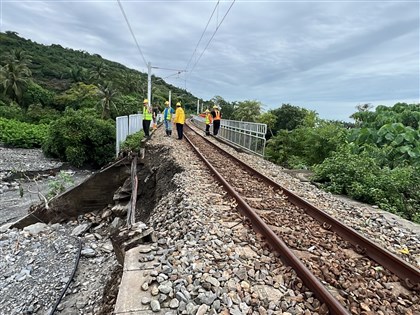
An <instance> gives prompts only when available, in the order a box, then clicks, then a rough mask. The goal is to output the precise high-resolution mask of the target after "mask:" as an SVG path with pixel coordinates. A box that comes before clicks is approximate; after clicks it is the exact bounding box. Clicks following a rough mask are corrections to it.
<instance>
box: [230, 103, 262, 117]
mask: <svg viewBox="0 0 420 315" xmlns="http://www.w3.org/2000/svg"><path fill="white" fill-rule="evenodd" d="M261 107H262V104H261V102H259V101H256V100H252V101H251V100H247V101H243V102H239V103H238V104H237V106H236V108H235V114H234V117H235V119H236V120H241V121H249V122H256V121H257V119H258V117H259V116H260V114H261Z"/></svg>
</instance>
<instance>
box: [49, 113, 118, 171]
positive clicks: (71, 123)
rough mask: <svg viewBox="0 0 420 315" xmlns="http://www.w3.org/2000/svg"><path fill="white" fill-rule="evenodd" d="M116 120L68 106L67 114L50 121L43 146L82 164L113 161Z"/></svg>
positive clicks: (74, 163) (51, 151)
mask: <svg viewBox="0 0 420 315" xmlns="http://www.w3.org/2000/svg"><path fill="white" fill-rule="evenodd" d="M114 148H115V124H114V123H113V122H112V121H111V120H108V121H104V120H101V119H98V118H96V117H94V116H90V115H87V114H86V112H83V111H73V110H67V111H66V112H65V116H64V117H62V118H60V119H58V120H56V121H54V122H52V123H51V124H50V129H49V133H48V135H47V139H46V141H45V144H44V145H43V147H42V149H43V150H44V153H45V154H47V155H49V156H53V157H58V158H60V159H61V160H64V161H67V162H69V163H70V164H72V165H74V166H77V167H80V166H82V165H84V164H89V165H92V166H95V167H100V166H102V165H104V164H106V163H108V162H110V161H111V160H112V159H113V157H114V154H115V151H114V150H115V149H114Z"/></svg>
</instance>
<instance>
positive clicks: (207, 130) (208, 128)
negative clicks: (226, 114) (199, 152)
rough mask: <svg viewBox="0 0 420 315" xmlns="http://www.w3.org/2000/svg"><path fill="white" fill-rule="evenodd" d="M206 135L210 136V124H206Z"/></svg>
mask: <svg viewBox="0 0 420 315" xmlns="http://www.w3.org/2000/svg"><path fill="white" fill-rule="evenodd" d="M206 136H210V124H207V125H206Z"/></svg>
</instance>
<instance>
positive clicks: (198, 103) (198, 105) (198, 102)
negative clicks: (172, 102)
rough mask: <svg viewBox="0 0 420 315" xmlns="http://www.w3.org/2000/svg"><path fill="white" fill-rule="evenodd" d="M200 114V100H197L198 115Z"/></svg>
mask: <svg viewBox="0 0 420 315" xmlns="http://www.w3.org/2000/svg"><path fill="white" fill-rule="evenodd" d="M198 114H200V100H197V115H198Z"/></svg>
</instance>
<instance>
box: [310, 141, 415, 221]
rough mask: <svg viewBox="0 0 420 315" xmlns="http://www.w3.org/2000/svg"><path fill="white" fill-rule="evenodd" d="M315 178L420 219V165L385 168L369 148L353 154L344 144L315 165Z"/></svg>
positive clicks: (334, 188) (333, 188)
mask: <svg viewBox="0 0 420 315" xmlns="http://www.w3.org/2000/svg"><path fill="white" fill-rule="evenodd" d="M314 172H315V176H314V177H313V180H315V181H319V182H321V183H322V184H323V186H324V187H325V188H326V189H327V190H328V191H330V192H332V193H336V194H346V195H348V196H350V197H352V198H354V199H356V200H360V201H363V202H367V203H370V204H374V205H377V206H379V207H380V208H381V209H383V210H387V211H389V212H392V213H396V214H399V215H401V216H402V217H404V218H406V219H409V220H413V221H417V222H419V219H420V178H419V176H418V174H419V172H420V167H418V166H417V167H415V166H399V167H396V168H394V169H391V168H389V167H387V166H385V167H382V166H381V165H380V161H379V160H377V159H375V158H374V157H372V156H369V152H368V151H364V152H362V153H360V154H354V153H352V146H351V145H345V146H342V147H341V149H340V150H339V151H338V152H336V153H334V154H333V155H332V156H331V157H330V158H327V159H325V161H324V162H323V163H322V164H320V165H317V166H315V167H314Z"/></svg>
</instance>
